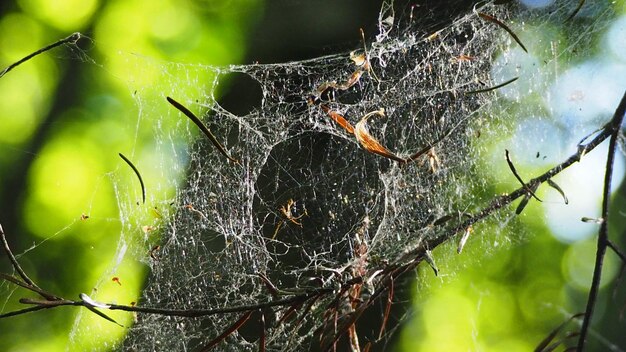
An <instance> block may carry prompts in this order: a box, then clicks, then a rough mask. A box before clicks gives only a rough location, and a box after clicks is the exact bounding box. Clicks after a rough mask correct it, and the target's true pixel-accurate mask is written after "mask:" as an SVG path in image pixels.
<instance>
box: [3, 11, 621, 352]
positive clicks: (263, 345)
mask: <svg viewBox="0 0 626 352" xmlns="http://www.w3.org/2000/svg"><path fill="white" fill-rule="evenodd" d="M455 4H457V3H455ZM458 4H460V3H458ZM497 4H500V5H497ZM497 4H495V3H493V4H481V5H477V9H476V11H477V12H473V11H472V10H471V9H468V10H467V13H464V14H462V15H461V16H459V17H458V18H455V19H453V20H451V21H450V22H449V23H446V24H445V25H443V26H440V27H437V28H433V27H421V26H420V24H419V23H418V20H419V18H418V17H422V16H424V17H426V16H429V15H431V14H430V13H428V11H429V10H428V9H419V10H421V11H424V12H425V13H422V14H420V16H414V15H413V13H414V10H415V11H417V10H416V8H414V7H412V8H411V10H410V15H407V16H405V17H407V18H405V17H403V15H401V14H400V13H396V12H394V6H393V3H392V2H385V4H384V6H383V8H382V10H381V12H380V16H379V33H378V34H377V35H376V36H375V37H373V38H365V39H364V40H363V42H364V43H363V47H362V48H360V47H361V43H359V42H358V40H356V41H355V45H354V47H355V50H354V51H349V52H344V53H339V54H336V55H331V56H325V57H320V58H315V59H311V60H307V61H299V62H287V63H281V64H271V65H260V64H254V65H242V66H236V65H234V66H230V67H221V68H216V67H208V66H207V67H198V66H196V65H188V66H185V65H167V64H163V66H162V67H160V69H162V70H164V71H166V72H167V70H173V69H181V67H182V68H183V69H187V70H189V71H190V72H192V71H193V70H207V71H210V72H211V74H212V75H214V76H215V77H216V78H215V80H216V81H219V80H220V79H221V78H222V77H224V76H226V75H227V74H229V73H233V72H237V73H240V74H243V75H246V76H248V77H250V78H251V79H252V81H254V82H257V83H258V85H259V87H260V89H261V91H262V99H261V102H260V104H259V105H258V106H257V107H255V108H254V109H252V110H251V111H250V112H248V113H247V114H243V115H241V116H239V115H237V114H234V113H232V112H230V111H228V110H227V109H225V108H224V107H222V106H220V105H219V103H217V102H216V101H217V99H215V97H214V96H213V93H211V92H204V93H198V94H199V95H198V96H189V95H188V94H185V93H183V92H184V89H182V88H181V85H183V86H184V85H189V86H193V85H194V84H195V83H197V82H194V80H193V79H190V80H189V82H173V81H172V82H171V85H172V87H171V90H170V91H171V92H172V94H173V95H174V94H175V95H176V96H177V97H180V99H181V100H180V101H195V102H196V103H197V104H194V106H195V107H199V108H200V109H197V108H194V110H196V111H197V110H201V111H202V115H200V113H198V116H202V117H203V120H204V121H206V124H205V123H203V122H202V121H201V120H200V118H198V116H196V115H195V114H194V113H192V112H191V111H190V110H189V109H188V108H186V107H185V106H184V105H182V104H180V103H178V102H177V101H176V100H174V99H172V98H170V97H167V101H168V102H169V103H170V104H171V105H172V106H174V107H175V108H176V109H177V110H178V111H180V112H182V113H183V114H184V115H186V116H187V117H188V118H189V119H190V120H191V121H192V122H193V123H194V125H195V127H197V128H199V129H200V130H201V131H202V132H203V134H204V136H203V138H202V140H197V139H194V138H195V134H194V132H195V131H189V130H187V129H185V128H183V127H180V128H177V129H175V130H163V129H160V128H155V132H154V138H155V144H156V145H157V147H158V148H160V149H165V148H168V149H172V150H174V151H175V154H176V155H177V156H178V157H179V159H180V160H168V161H167V162H162V165H160V166H161V167H162V168H163V169H164V172H170V171H172V170H175V169H178V168H186V170H187V171H186V178H185V180H184V184H182V185H180V186H179V187H178V188H177V189H176V194H175V196H174V197H173V198H172V199H168V200H167V201H166V202H163V203H161V204H157V205H156V206H155V207H154V208H150V209H151V210H152V211H153V212H154V214H155V215H154V217H155V218H158V219H159V221H163V225H162V226H160V227H159V230H160V237H158V238H155V236H156V235H154V233H155V232H157V231H153V230H154V229H155V228H154V227H151V225H150V224H140V226H139V225H138V226H136V228H132V229H127V230H125V233H124V234H123V236H122V239H121V240H120V241H121V242H124V244H125V243H126V242H133V243H136V244H135V246H136V247H138V248H140V250H137V251H136V252H134V253H133V254H134V255H135V256H137V257H138V258H139V260H141V261H142V262H143V263H145V264H146V265H147V266H149V268H150V273H149V275H148V278H147V279H146V286H145V289H144V290H143V292H142V294H141V297H140V298H139V299H138V300H137V303H136V304H132V305H129V306H127V305H122V304H114V303H109V302H106V303H100V302H98V301H95V300H93V299H91V298H90V297H89V296H87V295H84V296H81V297H80V298H81V300H80V301H67V302H65V301H64V302H65V303H67V305H74V306H81V307H86V308H88V309H90V310H91V311H92V312H94V313H95V314H99V313H102V310H104V309H110V310H122V311H126V312H132V313H137V314H138V315H137V322H136V323H135V324H134V325H132V326H131V327H129V328H128V334H127V336H126V337H125V339H124V341H122V342H120V343H117V344H115V346H114V348H116V349H119V350H134V349H137V350H209V349H212V348H219V349H222V350H233V351H239V350H256V349H258V350H272V351H299V350H303V349H313V348H315V349H326V350H333V349H334V348H337V349H338V350H339V349H341V348H342V347H343V348H352V349H353V350H359V349H368V348H376V346H381V345H385V344H387V343H389V341H390V340H391V338H392V335H391V333H390V332H392V331H393V330H394V329H393V325H395V324H397V321H394V317H393V313H391V311H392V308H395V307H396V306H397V305H399V304H401V302H399V301H398V300H396V299H395V298H394V297H398V294H399V292H400V290H401V287H402V286H401V285H402V280H401V279H402V278H405V277H409V276H411V273H414V272H415V271H414V269H415V268H416V267H417V266H418V265H419V264H420V263H422V262H426V263H427V264H428V265H430V267H431V268H432V270H433V271H434V273H435V275H442V271H443V268H445V266H442V267H441V268H442V269H440V268H438V267H437V265H436V264H435V258H434V256H433V254H432V252H431V250H434V249H435V248H436V247H438V246H439V245H441V244H443V243H447V242H449V241H453V239H455V238H457V237H456V236H457V235H460V239H459V242H458V245H456V251H457V252H458V253H461V252H462V251H463V249H464V248H465V246H466V245H467V243H468V241H474V240H475V239H478V238H479V237H480V236H481V235H482V231H477V230H476V232H474V231H475V225H474V224H476V223H477V222H479V221H481V220H483V219H485V218H487V217H492V218H496V219H497V218H499V217H505V216H506V214H503V213H505V209H507V206H508V205H510V204H511V203H512V202H513V201H514V200H516V199H518V198H521V199H522V200H521V203H520V204H519V205H518V207H517V210H516V212H517V213H521V212H522V210H523V209H524V207H525V206H526V205H527V204H528V202H529V200H530V198H531V197H535V198H536V196H535V193H534V192H535V191H536V189H537V188H538V187H539V186H540V185H541V184H542V183H544V182H547V183H548V184H549V185H550V186H551V187H552V188H554V189H555V190H557V192H559V193H560V194H561V196H562V197H563V199H564V201H565V203H567V202H568V199H567V197H566V196H565V192H564V191H563V190H562V189H561V188H560V187H559V186H557V185H556V183H555V182H554V181H553V180H552V177H553V176H554V175H555V174H557V173H559V172H560V171H562V170H563V169H565V168H566V167H568V166H569V165H571V164H572V163H574V162H576V161H577V160H575V159H576V158H577V159H578V160H580V158H581V157H583V156H584V155H585V153H587V152H589V151H590V150H591V149H593V148H595V147H596V146H597V145H598V144H599V143H600V142H601V141H602V140H604V139H606V138H607V135H605V134H602V132H601V133H600V134H598V135H597V136H596V137H594V138H592V139H591V141H590V142H588V143H587V144H585V145H584V146H581V149H579V151H578V152H576V154H574V155H572V159H571V160H570V159H567V160H566V161H565V162H563V163H561V164H558V165H556V166H554V167H553V168H551V169H550V170H549V171H546V172H545V173H543V174H541V175H539V176H538V177H535V178H533V179H531V180H530V181H528V182H524V181H523V180H522V179H521V177H520V176H519V175H518V173H517V170H516V169H515V167H514V166H513V163H512V161H511V160H510V158H508V151H507V164H508V166H509V167H510V170H511V172H513V174H514V175H515V177H516V178H517V179H518V180H519V182H520V183H521V187H520V188H518V189H517V190H514V191H512V192H509V193H507V194H504V195H495V194H494V195H493V197H491V198H489V199H484V198H481V197H478V196H476V194H479V193H487V192H493V189H492V186H493V183H494V182H495V181H493V179H491V178H490V177H492V176H493V175H491V174H490V171H491V168H493V169H495V168H496V167H497V166H496V165H499V164H504V163H502V162H501V161H502V160H501V154H498V155H500V157H498V158H497V160H498V161H497V162H493V163H490V161H489V156H490V155H489V154H490V153H491V152H492V151H493V149H492V148H491V147H489V146H488V145H489V144H490V143H494V144H495V143H496V142H501V141H503V140H506V139H507V138H508V137H510V136H511V135H513V134H514V133H515V131H516V129H515V127H514V126H513V125H514V122H510V121H508V120H510V119H513V118H514V116H516V114H519V113H520V111H521V112H524V113H529V111H530V110H524V108H525V106H524V104H522V103H520V101H518V100H516V99H518V98H515V95H514V94H513V93H519V92H520V91H522V90H532V89H537V87H535V86H532V84H534V83H533V82H535V81H541V80H542V79H544V77H543V74H542V73H540V72H538V71H524V70H525V69H526V68H525V67H523V65H521V64H518V62H517V61H515V60H522V59H520V58H519V57H520V56H524V57H526V58H527V57H529V56H531V54H535V53H532V51H534V49H535V46H534V45H531V46H529V48H531V49H532V50H531V53H528V50H527V49H526V47H525V46H524V45H523V44H522V42H521V40H520V39H519V37H518V36H517V34H516V33H515V32H513V31H512V30H511V29H510V28H509V26H508V25H507V24H505V23H516V24H519V25H516V26H515V27H514V28H515V29H516V31H517V33H519V34H521V33H523V31H524V29H525V27H524V26H525V23H531V22H532V23H535V22H536V23H539V24H540V25H542V24H543V25H550V24H552V23H556V22H558V23H563V21H564V19H566V18H567V17H568V16H570V15H571V11H572V10H571V6H569V5H568V4H560V3H559V4H557V5H554V6H553V7H550V8H549V10H545V11H538V10H529V9H525V8H523V7H522V6H521V5H518V4H512V3H510V2H507V1H498V2H497ZM591 6H595V7H597V8H598V9H600V10H602V11H609V10H606V9H605V7H603V6H602V5H599V4H598V5H592V4H588V5H587V7H591ZM600 10H599V11H600ZM576 12H578V9H577V10H576ZM476 13H478V16H477V15H476ZM512 20H514V21H515V22H511V21H512ZM494 24H495V25H494ZM602 25H603V22H602V23H600V22H598V23H597V25H596V26H595V27H594V29H593V30H595V31H600V30H601V27H602ZM502 29H504V31H506V32H507V33H504V31H503V30H502ZM507 34H508V35H507ZM355 37H358V34H355ZM523 37H524V38H526V37H525V36H523ZM510 38H513V41H511V40H510ZM527 44H529V43H527ZM533 44H534V43H533ZM540 44H545V43H540ZM576 45H580V43H579V42H578V41H574V42H572V43H569V44H567V45H562V46H560V47H558V48H557V49H555V50H554V52H553V55H554V58H547V59H546V62H547V63H546V65H555V66H557V62H556V61H550V60H557V58H559V56H561V55H563V53H564V52H567V51H571V49H572V48H573V47H574V46H576ZM544 46H545V47H549V46H550V45H548V44H545V45H544ZM520 48H521V49H522V50H523V51H525V52H522V50H520ZM360 50H363V52H362V53H360ZM503 53H504V54H503ZM507 55H508V56H507ZM501 57H505V58H506V60H510V61H506V62H505V63H504V64H503V63H502V61H498V60H497V59H500V58H501ZM542 58H543V57H542ZM502 60H504V59H502ZM538 62H539V60H538ZM498 65H500V66H498ZM174 66H175V68H173V67H174ZM502 67H504V68H502ZM498 69H502V70H503V71H505V72H499V71H498ZM507 70H508V71H507ZM374 72H375V74H374ZM191 76H193V75H192V74H190V77H191ZM511 77H513V78H511ZM482 82H494V83H495V82H503V83H499V84H495V85H492V86H490V85H489V84H485V83H482ZM529 82H530V83H529ZM541 82H543V81H541ZM513 83H514V84H513ZM476 85H478V87H485V86H490V87H489V88H484V89H482V88H481V89H478V90H468V88H472V87H476ZM529 87H530V88H529ZM540 88H541V87H540ZM543 88H545V87H543ZM485 92H489V94H477V93H485ZM202 94H204V95H202ZM162 97H163V92H149V91H148V92H146V91H144V92H140V93H139V94H138V95H137V99H138V102H139V103H141V106H142V108H143V109H142V118H146V116H147V118H150V119H153V121H152V120H151V122H153V123H154V126H161V124H160V122H161V120H162V119H166V118H176V119H177V120H180V117H178V116H176V117H174V116H160V115H159V116H157V114H154V116H152V115H151V114H150V112H151V110H150V106H151V105H158V104H162V103H163V100H162ZM175 114H176V115H179V114H178V113H177V112H175ZM375 115H378V116H380V117H381V118H373V117H374V116H375ZM383 116H384V118H382V117H383ZM359 117H361V118H360V119H359ZM185 121H186V120H185ZM351 121H352V122H351ZM353 123H354V125H353ZM182 124H183V123H181V125H182ZM195 127H193V129H194V130H195ZM579 132H580V131H579ZM174 134H182V135H184V136H185V137H186V138H188V139H189V140H192V141H193V142H192V143H191V144H190V145H189V146H188V148H187V150H185V152H181V147H180V146H179V145H178V144H177V143H175V142H173V141H172V137H171V136H172V135H174ZM581 135H582V134H581ZM204 137H206V139H208V140H209V141H210V144H209V143H202V142H206V139H205V138H204ZM581 143H582V141H581ZM225 146H227V147H228V150H227V149H226V147H225ZM435 148H436V149H435ZM214 149H217V150H218V152H219V153H220V154H221V155H218V156H216V155H215V150H214ZM503 149H504V148H501V149H499V150H498V153H501V151H502V150H503ZM364 150H365V151H366V152H364ZM212 154H213V157H210V155H212ZM516 155H517V154H516ZM120 156H121V157H122V158H123V159H124V160H125V161H126V162H127V163H128V164H129V165H130V166H131V168H133V170H134V171H135V172H136V174H137V176H138V177H139V179H140V182H141V183H142V193H143V194H144V201H145V190H144V189H143V182H142V180H141V177H140V176H139V172H138V171H137V170H136V168H135V167H134V166H133V165H132V163H130V161H129V160H127V159H126V158H124V157H123V156H122V155H121V154H120ZM233 156H236V158H234V157H233ZM381 156H382V157H381ZM224 157H225V158H226V159H227V160H229V161H232V162H233V163H237V164H238V167H233V165H232V164H231V163H228V162H226V163H225V162H224V159H223V158H224ZM418 159H420V161H421V160H422V159H423V160H424V161H423V162H421V163H420V162H415V163H413V161H417V160H418ZM516 161H517V157H516ZM505 167H506V166H505ZM485 169H486V170H485ZM429 171H430V172H429ZM144 172H145V171H144ZM524 174H526V173H524ZM509 175H510V174H509ZM150 192H151V194H152V187H151V188H150ZM124 199H125V198H123V197H120V209H122V210H121V212H122V214H123V215H122V216H123V217H126V218H124V219H123V220H125V221H126V220H128V218H130V215H129V214H128V213H129V212H130V210H129V209H130V207H128V206H127V204H125V203H124ZM559 203H561V202H559ZM135 208H136V207H135ZM167 209H173V210H172V211H171V212H170V214H171V217H168V216H166V215H163V214H167V211H165V210H167ZM451 214H452V215H451ZM454 214H459V215H458V216H457V215H454ZM583 221H584V220H583ZM130 227H131V226H129V228H130ZM141 229H143V230H144V231H141ZM503 237H504V236H503ZM507 240H508V239H506V238H503V241H507ZM468 250H470V248H468V249H466V251H468ZM451 252H454V248H452V249H451ZM488 254H489V253H485V255H488ZM466 257H468V256H467V255H466ZM444 258H445V257H444ZM437 259H438V263H439V264H440V265H441V260H440V259H439V257H438V258H437ZM407 273H408V274H407ZM445 274H446V275H448V274H450V273H445ZM452 274H453V273H452ZM24 275H26V274H25V273H24ZM20 277H22V279H19V278H15V277H13V276H10V275H9V276H3V277H2V278H3V279H5V280H7V281H10V282H12V283H14V284H16V285H19V286H21V287H26V286H27V287H26V288H27V289H29V290H31V291H33V292H36V293H40V294H41V293H42V292H44V293H45V292H46V291H43V290H41V289H39V288H37V287H36V286H35V285H34V283H32V282H29V281H28V280H27V279H26V277H24V276H20ZM110 278H111V276H108V277H107V280H111V279H110ZM16 282H19V284H18V283H16ZM117 283H118V284H120V283H119V281H117ZM125 286H126V282H125ZM38 290H39V291H38ZM40 291H41V292H40ZM44 298H45V299H47V300H51V301H53V300H57V299H58V297H55V296H49V297H44ZM68 302H69V303H68ZM65 303H64V304H65ZM70 303H71V304H70ZM39 304H40V306H41V303H39ZM55 304H58V303H55ZM37 307H39V306H37ZM38 309H43V308H38ZM376 309H377V310H376ZM370 310H376V312H377V316H378V317H379V321H376V322H374V323H372V324H373V325H366V324H367V322H366V321H365V320H366V319H361V317H363V316H364V315H365V314H368V313H369V312H370ZM20 314H21V313H20ZM103 318H105V317H103ZM105 319H106V318H105ZM107 320H108V319H107ZM364 326H365V328H364ZM259 327H261V329H259ZM74 329H75V331H74V333H84V331H82V330H81V329H83V328H82V326H81V325H80V324H76V325H75V327H74ZM87 333H88V332H87ZM552 337H553V336H550V339H548V340H546V341H547V343H549V342H550V341H551V339H552ZM544 345H545V344H544Z"/></svg>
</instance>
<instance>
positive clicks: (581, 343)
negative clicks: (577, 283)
mask: <svg viewBox="0 0 626 352" xmlns="http://www.w3.org/2000/svg"><path fill="white" fill-rule="evenodd" d="M625 113H626V92H624V96H623V97H622V100H621V101H620V103H619V105H618V107H617V110H616V111H615V114H614V115H613V118H612V119H611V121H610V122H609V123H608V124H607V125H606V126H605V129H604V131H602V132H603V133H605V132H606V133H608V134H610V136H611V139H610V141H609V151H608V156H607V159H606V169H605V173H604V191H603V193H602V219H604V221H603V222H602V223H601V224H600V230H599V232H598V249H597V252H596V263H595V266H594V270H593V278H592V280H591V288H590V289H589V297H588V299H587V309H586V310H585V317H584V319H583V325H582V327H581V329H580V337H579V338H578V346H577V348H576V350H577V351H578V352H582V351H583V349H584V347H585V342H586V338H587V332H588V331H589V324H590V323H591V318H592V316H593V310H594V308H595V305H596V300H597V298H598V291H599V290H600V278H601V277H602V266H603V264H604V255H605V254H606V248H607V247H608V246H609V245H610V241H609V237H608V236H609V230H608V218H609V200H610V196H611V177H612V176H613V165H614V162H615V147H616V145H617V139H618V137H619V131H620V126H621V125H622V121H623V120H624V114H625Z"/></svg>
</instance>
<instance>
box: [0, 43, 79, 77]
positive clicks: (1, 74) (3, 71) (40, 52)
mask: <svg viewBox="0 0 626 352" xmlns="http://www.w3.org/2000/svg"><path fill="white" fill-rule="evenodd" d="M81 37H82V35H81V34H80V33H78V32H76V33H73V34H72V35H70V36H69V37H67V38H64V39H61V40H58V41H56V42H54V43H52V44H50V45H48V46H46V47H44V48H41V49H39V50H37V51H35V52H34V53H32V54H29V55H27V56H25V57H24V58H22V59H21V60H19V61H17V62H14V63H12V64H11V65H9V66H8V67H7V68H5V69H4V70H2V72H0V78H2V76H4V75H6V74H7V73H9V71H11V70H12V69H14V68H16V67H17V66H19V65H21V64H23V63H24V62H26V61H28V60H30V59H32V58H33V57H35V56H37V55H39V54H43V53H45V52H46V51H48V50H51V49H54V48H56V47H57V46H61V45H63V44H76V42H78V40H79V39H80V38H81Z"/></svg>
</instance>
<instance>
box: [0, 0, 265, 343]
mask: <svg viewBox="0 0 626 352" xmlns="http://www.w3.org/2000/svg"><path fill="white" fill-rule="evenodd" d="M261 5H262V3H261V2H260V1H258V0H235V1H167V0H159V1H147V0H131V1H127V0H123V1H121V0H120V1H98V0H88V1H82V0H67V1H44V0H23V1H17V2H16V3H11V2H3V4H2V5H0V10H1V17H0V33H1V34H0V66H2V67H5V66H8V65H9V64H11V63H12V62H15V61H17V60H18V59H20V58H22V57H24V56H25V55H27V54H28V53H30V52H33V51H35V50H37V49H39V48H42V47H44V46H46V45H48V44H50V43H52V42H55V41H57V40H58V39H60V38H63V37H66V36H67V35H69V34H70V33H72V32H76V31H80V32H81V33H84V34H85V35H86V36H87V38H84V39H81V41H80V42H79V46H80V47H81V48H83V49H84V52H81V51H77V50H73V51H70V50H68V48H66V47H61V48H57V49H55V50H53V51H51V52H49V53H46V54H43V55H40V56H38V57H36V58H35V59H33V60H30V61H29V62H27V63H25V64H23V65H22V66H19V67H18V68H17V69H15V70H14V71H12V72H10V73H9V74H7V75H6V76H5V77H3V78H2V79H0V96H2V97H3V98H2V99H0V106H1V107H0V126H1V127H0V150H1V152H0V165H1V166H0V167H1V169H2V170H3V172H2V175H0V185H1V186H0V198H1V199H2V200H3V201H2V208H1V219H0V221H1V223H2V225H3V227H4V229H5V231H6V232H7V235H8V240H9V241H10V243H11V244H12V246H13V248H14V251H15V252H16V253H22V252H24V251H25V250H26V249H28V248H29V247H30V246H32V245H33V244H40V243H41V242H42V241H45V242H46V244H45V245H43V246H37V247H34V248H32V250H30V251H28V252H27V253H26V254H25V255H23V256H21V257H20V258H19V260H20V262H21V264H22V265H23V267H24V269H25V270H27V271H28V272H29V273H30V275H31V277H32V278H33V280H35V282H38V283H39V285H40V286H42V287H46V288H47V289H49V290H51V291H55V292H58V293H59V294H61V295H64V296H67V297H74V296H75V295H76V294H77V292H85V293H89V294H93V293H92V287H91V285H93V284H94V283H96V282H98V280H99V279H100V276H101V275H102V274H103V272H106V269H107V267H108V266H109V265H110V263H111V262H112V260H113V255H114V253H115V250H116V246H117V243H118V236H119V234H120V232H121V229H122V226H123V224H122V222H121V221H120V217H119V212H120V210H119V209H118V200H117V197H118V194H117V192H119V190H116V189H114V188H113V184H114V182H113V181H115V184H117V185H118V187H122V188H125V187H127V188H128V189H133V190H137V189H138V185H137V184H136V182H137V180H136V178H135V176H134V175H133V174H132V172H131V171H130V169H127V166H125V165H124V164H123V162H122V160H121V159H120V158H119V157H118V155H117V153H118V152H121V153H123V154H125V155H126V156H128V157H129V158H130V159H131V160H135V163H136V165H137V167H138V168H139V169H140V170H142V171H141V172H142V174H143V177H144V179H145V180H146V183H147V186H148V187H151V186H152V185H154V184H157V183H159V179H162V178H164V177H168V176H171V175H163V174H161V173H160V172H159V168H158V167H157V165H150V160H151V159H154V154H155V153H157V151H156V150H155V148H154V144H153V140H152V130H150V129H148V130H141V131H140V132H139V133H138V134H137V135H135V134H136V133H137V131H136V129H135V127H136V126H135V124H136V120H137V115H138V113H139V112H138V108H139V107H138V106H137V104H136V101H135V100H134V98H133V91H132V90H130V89H131V88H130V87H131V86H132V87H135V89H136V88H137V87H140V88H141V87H144V86H146V87H147V86H152V87H156V88H157V89H158V88H159V87H161V88H162V92H163V94H164V95H165V94H168V87H166V86H163V85H164V83H165V82H166V81H164V80H163V79H162V78H163V77H162V76H161V74H162V73H161V72H158V71H157V70H153V71H150V70H147V69H144V70H142V72H141V75H139V76H138V75H135V74H133V72H130V71H131V70H133V67H132V65H130V64H129V61H128V55H129V54H131V53H132V54H136V55H140V56H145V57H149V58H151V59H152V60H167V61H174V62H186V63H198V64H212V65H226V64H230V63H236V62H240V61H241V60H243V57H244V47H245V38H246V35H247V34H248V32H249V31H250V29H251V28H252V26H253V25H254V24H255V22H256V21H257V20H258V18H259V16H260V15H261V14H262V6H261ZM120 53H124V54H125V55H120ZM176 73H177V74H180V75H181V76H180V79H181V80H185V79H186V77H185V76H184V75H185V72H184V71H182V70H181V71H179V72H176ZM131 77H132V78H131ZM172 78H173V77H168V81H169V80H171V79H172ZM131 80H133V81H132V82H131ZM202 80H205V81H206V82H209V81H210V77H202ZM203 87H204V85H203V84H201V85H200V86H198V87H188V88H184V87H175V88H176V91H177V92H178V93H185V92H184V91H181V89H188V90H189V89H198V90H201V89H202V88H203ZM162 108H163V109H167V108H168V107H167V106H166V105H165V104H164V105H163V106H162ZM163 113H165V111H163ZM162 127H163V128H167V127H168V126H162ZM180 176H182V175H178V177H180ZM173 191H174V190H173V189H162V190H160V191H159V192H158V193H157V194H154V193H153V194H152V195H151V196H150V197H149V199H148V202H156V201H158V200H159V198H161V199H160V200H163V199H167V197H171V196H172V195H173ZM136 196H139V197H140V193H139V192H137V193H136ZM137 199H138V200H139V199H140V198H137ZM83 215H84V216H88V217H89V218H88V219H84V220H81V216H83ZM1 265H2V269H3V271H10V269H9V266H8V261H6V260H3V261H2V264H1ZM116 275H117V277H119V280H120V283H121V285H119V284H117V283H116V282H114V281H109V282H105V283H102V285H100V290H99V292H97V293H96V295H104V296H107V294H113V295H114V296H115V297H117V298H116V299H117V301H118V302H120V303H126V304H128V303H130V302H131V301H136V300H137V297H138V294H139V290H140V287H141V284H142V280H143V277H144V275H145V266H143V265H141V264H139V263H135V262H130V261H124V262H123V263H119V267H118V268H117V270H116ZM21 295H22V293H21V292H17V293H16V296H20V297H21ZM13 298H16V297H13ZM74 298H76V297H74ZM3 302H4V298H3ZM16 308H18V305H17V304H16V302H15V299H11V300H10V301H9V302H8V303H7V305H5V306H4V307H3V310H4V311H8V310H11V309H16ZM75 313H76V312H75V311H72V310H53V311H47V312H43V314H31V315H26V316H22V317H19V318H18V319H11V320H4V321H2V322H0V326H1V328H0V349H2V350H3V351H44V350H45V351H54V350H64V349H65V347H66V345H68V339H69V338H70V330H71V328H72V323H73V320H74V314H75ZM129 318H130V317H129V316H121V317H120V318H119V319H122V320H121V322H122V323H123V324H125V323H130V321H129ZM81 324H99V326H100V328H101V333H100V334H99V335H98V336H77V337H76V339H78V341H73V342H72V345H71V346H75V347H74V348H77V349H82V348H88V347H95V346H98V345H99V343H100V344H101V342H102V341H104V340H107V339H110V337H111V335H113V336H121V335H122V334H123V333H124V329H120V328H119V327H116V326H115V325H113V324H100V322H97V321H92V319H89V318H86V319H83V320H81ZM81 339H83V340H84V341H80V340H81ZM79 346H82V347H79Z"/></svg>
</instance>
